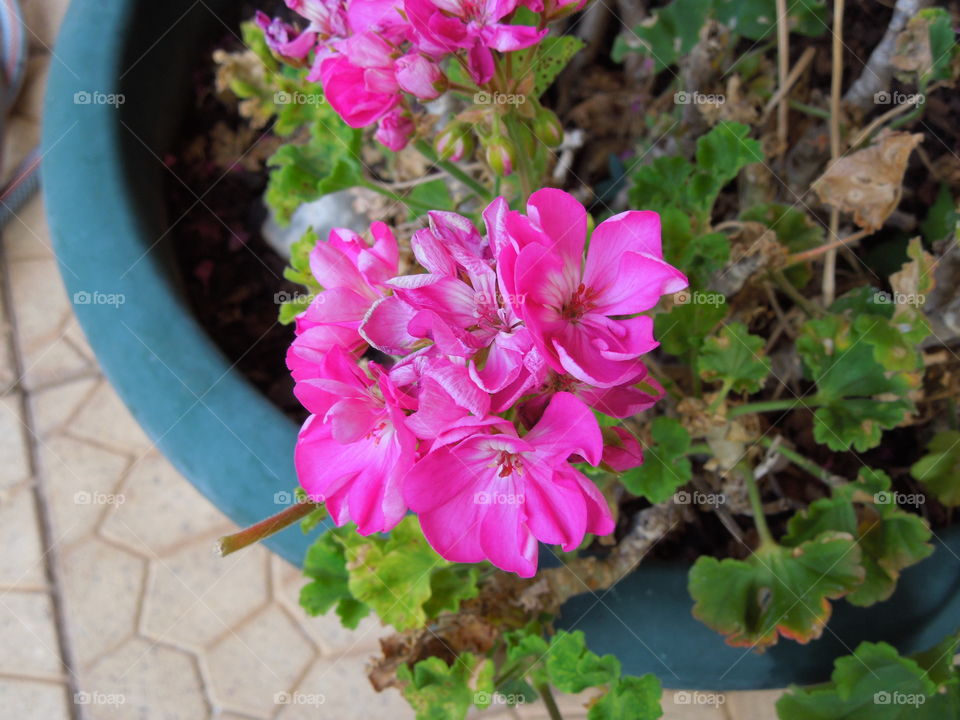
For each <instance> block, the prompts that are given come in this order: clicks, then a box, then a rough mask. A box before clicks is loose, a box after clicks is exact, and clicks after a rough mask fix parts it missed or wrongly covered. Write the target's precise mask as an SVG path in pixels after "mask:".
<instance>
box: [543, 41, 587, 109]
mask: <svg viewBox="0 0 960 720" xmlns="http://www.w3.org/2000/svg"><path fill="white" fill-rule="evenodd" d="M583 46H584V42H583V40H581V39H580V38H578V37H576V36H575V35H561V36H559V37H556V36H547V37H545V38H544V39H543V40H541V41H540V42H539V43H538V44H537V45H536V46H535V49H536V53H537V56H536V58H535V59H534V61H533V62H534V65H533V72H534V77H535V80H534V83H533V88H534V94H535V95H536V97H538V98H539V97H540V96H541V95H543V94H544V93H545V92H546V91H547V89H548V88H549V87H550V86H551V85H552V84H553V81H554V80H556V79H557V76H558V75H559V74H560V73H561V72H562V71H563V69H564V68H565V67H566V66H567V63H569V62H570V60H571V59H572V58H573V56H574V55H576V54H577V53H578V52H580V50H582V49H583Z"/></svg>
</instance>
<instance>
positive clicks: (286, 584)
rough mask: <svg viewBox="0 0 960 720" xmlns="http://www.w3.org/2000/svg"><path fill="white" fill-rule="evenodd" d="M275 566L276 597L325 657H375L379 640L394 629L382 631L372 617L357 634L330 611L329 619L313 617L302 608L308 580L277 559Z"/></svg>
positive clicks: (327, 617)
mask: <svg viewBox="0 0 960 720" xmlns="http://www.w3.org/2000/svg"><path fill="white" fill-rule="evenodd" d="M272 562H273V564H274V588H275V590H274V595H275V597H276V599H277V600H278V601H279V602H280V603H281V604H282V605H284V606H285V607H286V608H287V610H288V612H289V613H290V615H291V616H293V617H294V618H296V620H297V623H298V624H299V625H300V627H301V628H303V630H304V632H305V633H306V634H307V635H309V636H310V637H311V638H312V639H313V641H314V642H315V643H316V644H317V646H318V647H319V648H320V649H321V652H323V653H324V654H325V655H343V654H364V653H367V654H373V653H375V652H376V651H377V650H378V649H379V648H380V637H382V636H384V635H389V634H390V633H391V632H392V629H391V628H388V627H383V626H382V625H381V624H380V621H379V620H377V619H376V617H374V616H373V615H368V616H367V617H365V618H364V619H363V620H361V621H360V624H359V626H358V627H357V629H356V630H348V629H347V628H345V627H343V626H342V625H341V624H340V618H339V617H337V614H336V612H334V611H333V610H331V611H330V612H328V613H327V614H326V615H321V616H319V617H310V616H309V615H307V613H305V612H304V611H303V608H301V607H300V599H299V598H300V588H302V587H303V586H304V585H306V584H307V582H308V580H307V578H305V577H304V575H303V573H302V572H301V571H300V570H299V569H298V568H295V567H293V566H292V565H290V564H289V563H287V562H286V561H285V560H282V559H280V558H278V557H274V558H273V559H272Z"/></svg>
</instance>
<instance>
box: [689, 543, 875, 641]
mask: <svg viewBox="0 0 960 720" xmlns="http://www.w3.org/2000/svg"><path fill="white" fill-rule="evenodd" d="M863 576H864V571H863V568H862V567H861V566H860V549H859V547H858V546H857V543H856V541H855V540H854V539H853V538H852V537H851V536H850V535H848V534H846V533H833V532H827V533H824V534H822V535H820V536H819V537H817V538H816V539H815V540H810V541H807V542H804V543H801V544H800V545H798V546H797V547H793V548H788V547H783V546H781V545H776V544H771V545H766V546H761V547H760V548H758V549H757V551H756V552H754V554H753V555H751V556H750V557H749V558H747V559H746V560H737V559H734V558H726V559H724V560H718V559H717V558H714V557H710V556H707V555H701V556H700V557H699V558H698V559H697V561H696V563H695V564H694V566H693V568H692V569H691V571H690V582H689V589H690V594H691V595H692V596H693V599H694V601H695V603H696V604H695V605H694V607H693V614H694V616H695V617H697V618H698V619H699V620H701V621H702V622H704V623H705V624H706V625H708V626H709V627H711V628H713V629H714V630H717V631H718V632H720V633H722V634H723V635H725V636H726V640H727V643H729V644H730V645H735V646H746V647H756V648H758V649H763V648H765V647H768V646H770V645H774V644H775V643H776V642H777V638H778V634H779V635H783V636H785V637H790V638H793V639H795V640H798V641H800V642H807V641H808V640H811V639H814V638H817V637H819V636H820V634H821V633H822V632H823V628H824V626H825V625H826V623H827V620H828V619H829V618H830V612H831V608H830V603H829V602H828V600H829V599H831V598H837V597H840V596H842V595H844V594H846V593H848V592H850V591H851V590H853V589H854V588H856V587H857V585H859V584H860V582H862V580H863Z"/></svg>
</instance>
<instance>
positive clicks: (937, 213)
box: [920, 183, 958, 245]
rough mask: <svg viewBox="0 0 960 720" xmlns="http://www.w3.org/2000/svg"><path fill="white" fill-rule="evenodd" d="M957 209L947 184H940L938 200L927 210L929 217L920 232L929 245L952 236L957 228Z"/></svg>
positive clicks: (922, 224)
mask: <svg viewBox="0 0 960 720" xmlns="http://www.w3.org/2000/svg"><path fill="white" fill-rule="evenodd" d="M957 219H958V216H957V207H956V203H955V201H954V199H953V193H952V192H950V186H949V185H947V183H940V189H939V190H938V191H937V198H936V200H934V201H933V205H931V206H930V209H929V210H927V216H926V217H925V218H924V220H923V223H921V225H920V232H922V233H923V239H924V240H926V242H927V244H928V245H933V244H934V243H938V242H940V241H941V240H943V239H944V238H947V237H950V236H952V235H953V234H954V233H955V232H956V228H957Z"/></svg>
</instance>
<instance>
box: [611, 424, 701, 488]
mask: <svg viewBox="0 0 960 720" xmlns="http://www.w3.org/2000/svg"><path fill="white" fill-rule="evenodd" d="M650 432H651V435H652V436H653V441H654V443H655V445H654V447H652V448H647V449H646V450H645V452H644V462H643V465H641V466H640V467H636V468H633V469H632V470H628V471H627V472H625V473H624V474H623V475H622V476H621V477H620V481H621V482H622V483H623V485H624V487H626V488H627V490H629V491H630V492H632V493H633V494H634V495H640V496H642V497H645V498H647V499H648V500H649V501H650V502H652V503H659V502H663V501H664V500H666V499H667V498H669V497H670V496H671V495H673V493H674V491H676V489H677V488H678V487H680V486H681V485H685V484H686V483H688V482H690V478H691V477H693V469H692V467H691V465H690V459H689V458H687V457H686V453H687V451H688V450H689V449H690V433H688V432H687V431H686V429H684V427H683V425H681V424H680V423H679V422H678V421H677V420H674V419H673V418H668V417H658V418H657V419H656V420H654V421H653V423H652V424H651V428H650Z"/></svg>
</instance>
